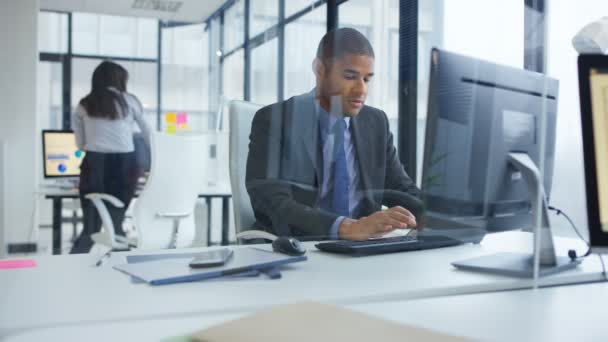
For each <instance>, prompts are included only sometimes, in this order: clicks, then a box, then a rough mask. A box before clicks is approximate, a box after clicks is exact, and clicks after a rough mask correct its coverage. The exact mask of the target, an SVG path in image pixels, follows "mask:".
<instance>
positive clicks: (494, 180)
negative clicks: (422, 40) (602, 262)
mask: <svg viewBox="0 0 608 342" xmlns="http://www.w3.org/2000/svg"><path fill="white" fill-rule="evenodd" d="M557 92H558V81H557V80H555V79H552V78H549V77H547V76H545V75H543V74H539V73H536V72H531V71H526V70H521V69H516V68H512V67H508V66H503V65H498V64H495V63H491V62H487V61H483V60H480V59H476V58H471V57H467V56H463V55H458V54H455V53H450V52H447V51H442V50H439V49H433V51H432V53H431V78H430V87H429V104H428V115H427V128H426V140H425V147H424V162H423V175H422V190H423V194H424V202H425V208H426V220H427V225H429V226H430V227H437V226H438V227H440V228H446V227H450V226H452V227H470V228H483V229H485V230H487V231H490V232H492V231H503V230H508V229H522V228H523V229H532V227H534V226H535V222H536V221H535V220H534V218H535V217H537V215H540V216H541V217H542V218H541V221H542V222H541V225H542V228H544V229H543V230H542V231H543V234H542V236H543V238H542V239H543V243H542V244H541V249H542V256H541V264H543V265H544V266H546V267H544V268H543V269H542V270H541V272H542V273H543V274H549V273H551V272H557V271H558V270H557V269H556V268H555V267H556V265H559V266H560V267H566V266H563V265H562V264H568V265H567V266H571V265H570V264H569V259H568V258H566V259H563V258H556V256H555V252H554V250H553V240H552V237H551V233H550V227H549V221H548V214H547V209H546V196H547V195H548V194H549V191H550V189H551V180H552V177H553V164H554V156H555V129H556V113H557ZM543 113H544V114H543ZM539 193H540V197H537V196H538V194H539ZM537 198H539V199H541V198H542V201H541V204H540V205H538V203H539V202H538V201H537ZM486 258H487V257H486ZM515 259H516V260H510V261H508V262H507V264H510V263H514V264H517V265H516V267H515V269H510V270H508V271H506V270H502V269H498V270H496V269H492V271H495V273H501V274H510V275H518V276H528V275H531V271H532V269H531V268H530V267H528V266H531V264H528V263H527V262H528V261H529V260H530V255H525V256H518V257H517V258H515ZM476 261H479V260H476ZM493 261H495V260H490V262H489V263H492V262H493ZM500 261H501V262H500V263H504V262H505V261H506V260H504V258H503V259H501V260H500ZM560 263H561V264H560ZM486 264H487V263H485V261H484V260H482V262H481V263H479V265H482V266H487V265H486ZM526 265H527V266H526ZM455 266H457V267H461V268H467V269H475V268H473V267H472V266H471V265H470V264H466V263H465V264H464V265H463V264H462V263H455ZM467 266H469V267H467ZM484 271H489V270H484Z"/></svg>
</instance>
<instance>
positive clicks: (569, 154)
mask: <svg viewBox="0 0 608 342" xmlns="http://www.w3.org/2000/svg"><path fill="white" fill-rule="evenodd" d="M548 13H549V36H548V40H549V49H548V55H547V63H548V74H549V75H550V76H552V77H555V78H557V79H559V81H560V84H559V88H560V89H559V101H558V112H557V142H556V146H555V147H556V149H555V151H556V153H555V171H554V177H553V192H552V198H551V202H552V203H553V205H555V206H557V207H560V208H562V209H564V210H566V212H567V214H568V215H570V217H571V218H572V220H573V221H574V223H576V224H577V225H578V226H580V227H582V228H583V229H582V232H583V233H584V234H586V230H587V229H586V228H587V216H586V215H587V212H586V197H585V174H584V167H583V147H582V135H581V134H582V133H581V122H580V107H579V96H578V72H577V66H576V65H577V64H576V59H577V57H578V53H577V52H576V50H574V48H573V47H572V42H571V41H572V37H574V35H575V34H576V33H577V32H578V31H579V30H580V29H581V28H582V27H583V26H585V25H586V24H588V23H590V22H591V21H595V20H597V19H599V18H600V17H602V16H606V15H608V1H606V0H577V1H571V0H553V1H551V2H550V3H549V8H548Z"/></svg>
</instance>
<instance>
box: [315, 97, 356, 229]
mask: <svg viewBox="0 0 608 342" xmlns="http://www.w3.org/2000/svg"><path fill="white" fill-rule="evenodd" d="M316 110H317V112H318V113H319V131H320V132H319V133H320V134H319V136H320V138H321V146H322V148H323V179H322V182H321V201H324V200H326V199H327V198H326V197H327V196H328V195H329V194H330V191H329V190H330V189H331V187H332V186H333V184H331V183H332V179H331V164H332V161H333V147H334V141H335V139H334V134H333V133H332V132H331V128H332V127H333V126H334V124H335V123H336V122H337V121H338V120H344V121H346V131H345V132H344V152H345V154H346V166H347V172H348V178H349V187H348V189H349V190H348V204H349V208H348V209H349V212H350V215H351V216H352V214H353V212H354V210H355V208H357V205H359V201H360V200H361V192H360V191H359V186H358V185H359V182H360V179H359V177H360V175H359V169H358V168H357V160H356V155H355V146H354V144H353V141H352V137H351V134H350V117H347V116H338V115H335V114H329V113H328V112H327V111H326V110H325V109H323V107H321V106H320V105H319V103H318V101H317V102H316ZM345 218H346V217H344V216H340V217H338V218H337V219H336V221H334V223H333V224H332V226H331V228H330V230H329V237H330V238H331V239H334V240H335V239H338V238H339V236H338V230H339V228H340V224H341V223H342V221H344V219H345Z"/></svg>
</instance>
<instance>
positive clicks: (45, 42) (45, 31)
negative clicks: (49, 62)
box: [38, 12, 68, 53]
mask: <svg viewBox="0 0 608 342" xmlns="http://www.w3.org/2000/svg"><path fill="white" fill-rule="evenodd" d="M38 50H40V51H42V52H54V53H66V52H67V51H68V15H67V14H65V13H55V12H40V13H39V14H38Z"/></svg>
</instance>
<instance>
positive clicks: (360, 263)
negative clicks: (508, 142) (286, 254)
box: [0, 232, 603, 338]
mask: <svg viewBox="0 0 608 342" xmlns="http://www.w3.org/2000/svg"><path fill="white" fill-rule="evenodd" d="M531 243H532V241H531V236H530V235H529V234H528V233H521V232H507V233H497V234H492V235H489V236H487V237H486V238H485V239H484V241H483V242H482V244H481V245H471V244H469V245H462V246H457V247H449V248H442V249H436V250H427V251H417V252H407V253H396V254H385V255H377V256H370V257H364V258H350V257H346V256H340V255H331V254H325V253H321V252H319V251H316V250H314V247H312V243H307V244H306V245H307V246H308V248H309V249H310V251H309V253H308V256H309V260H308V261H307V262H303V263H296V264H293V265H290V266H289V267H285V268H284V272H283V278H282V279H281V280H268V279H265V278H263V277H262V278H254V279H241V280H223V279H218V280H214V281H204V282H193V283H183V284H175V285H167V286H158V287H154V286H149V285H146V284H132V283H131V282H130V281H129V278H128V276H126V275H125V274H122V273H119V272H118V271H115V270H113V269H112V268H111V264H114V263H122V262H124V257H125V255H126V253H116V254H114V255H113V256H112V257H111V259H110V260H108V262H106V263H105V264H104V266H102V267H100V268H96V267H92V265H93V264H94V263H95V261H96V260H97V259H98V258H99V255H90V254H82V255H61V256H43V257H39V258H37V261H38V267H37V268H34V269H21V270H7V271H0V293H1V294H2V297H1V298H2V300H1V301H0V338H1V337H2V336H7V335H9V334H16V333H20V332H22V331H28V330H32V329H47V328H53V327H58V326H67V325H81V324H93V323H95V324H101V323H112V322H120V321H122V320H150V319H164V318H166V317H173V316H180V317H185V316H189V315H190V316H192V315H212V316H214V317H215V316H218V315H220V316H221V315H229V314H238V313H242V312H252V311H254V310H257V309H260V308H263V307H267V306H270V305H276V304H285V303H292V302H297V301H304V300H316V301H321V302H328V303H335V304H339V305H354V304H364V303H375V302H386V301H401V300H408V299H420V298H431V297H441V296H450V295H457V294H471V293H479V292H489V291H500V290H513V289H522V288H529V287H531V285H532V282H531V280H529V279H516V278H508V277H503V276H493V275H486V274H478V273H472V272H464V271H459V270H456V269H455V268H453V267H452V266H451V265H450V262H452V261H455V260H460V259H464V258H469V257H474V256H478V255H483V254H487V253H492V252H497V251H525V250H531ZM556 247H557V249H558V251H559V253H561V254H565V253H566V251H567V250H568V249H570V248H579V249H580V250H583V249H584V248H585V246H584V245H583V244H582V243H580V242H579V241H577V240H573V239H557V241H556ZM212 248H213V247H212ZM235 248H242V247H240V246H239V247H235ZM264 248H270V246H268V245H265V247H264ZM528 248H529V249H528ZM197 250H201V249H197ZM164 252H165V253H170V252H174V251H164ZM177 252H183V250H180V251H177ZM139 253H150V251H143V252H139ZM130 254H135V253H133V252H130ZM600 280H603V275H602V274H601V264H600V263H599V260H598V259H597V257H595V256H593V257H590V258H587V259H585V261H584V262H583V263H582V265H581V266H580V267H579V268H577V269H575V270H571V271H568V272H564V273H562V274H558V275H554V276H549V277H546V278H543V279H542V282H541V285H543V286H550V285H555V284H567V283H577V282H593V281H600Z"/></svg>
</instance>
